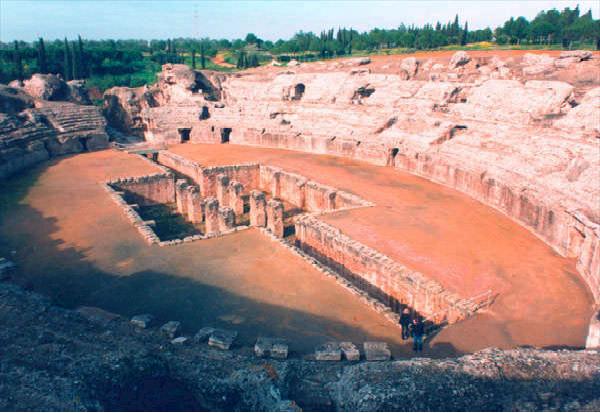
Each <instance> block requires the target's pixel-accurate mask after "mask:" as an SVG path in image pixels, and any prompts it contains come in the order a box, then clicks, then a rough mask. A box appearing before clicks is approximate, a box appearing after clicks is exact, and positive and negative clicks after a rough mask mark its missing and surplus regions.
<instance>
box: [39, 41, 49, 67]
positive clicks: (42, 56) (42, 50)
mask: <svg viewBox="0 0 600 413" xmlns="http://www.w3.org/2000/svg"><path fill="white" fill-rule="evenodd" d="M37 52H38V58H37V64H38V70H39V72H40V73H48V61H47V59H46V47H45V46H44V39H42V38H41V37H40V39H39V41H38V50H37Z"/></svg>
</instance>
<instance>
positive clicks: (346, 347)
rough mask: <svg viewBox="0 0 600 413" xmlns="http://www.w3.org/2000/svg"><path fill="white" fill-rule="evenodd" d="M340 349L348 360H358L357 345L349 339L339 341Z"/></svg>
mask: <svg viewBox="0 0 600 413" xmlns="http://www.w3.org/2000/svg"><path fill="white" fill-rule="evenodd" d="M340 349H341V350H342V355H343V356H344V358H345V359H346V360H348V361H357V360H360V351H359V350H358V347H356V346H355V345H354V343H351V342H350V341H342V342H341V343H340Z"/></svg>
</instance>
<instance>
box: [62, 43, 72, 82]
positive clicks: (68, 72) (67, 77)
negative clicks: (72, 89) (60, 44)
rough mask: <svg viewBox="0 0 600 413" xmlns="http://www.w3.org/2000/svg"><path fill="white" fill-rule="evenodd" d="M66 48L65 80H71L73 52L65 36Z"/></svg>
mask: <svg viewBox="0 0 600 413" xmlns="http://www.w3.org/2000/svg"><path fill="white" fill-rule="evenodd" d="M64 43H65V50H64V53H63V54H64V62H63V75H64V76H65V82H66V81H68V80H71V69H72V68H71V52H70V51H69V42H68V40H67V38H66V37H65V42H64Z"/></svg>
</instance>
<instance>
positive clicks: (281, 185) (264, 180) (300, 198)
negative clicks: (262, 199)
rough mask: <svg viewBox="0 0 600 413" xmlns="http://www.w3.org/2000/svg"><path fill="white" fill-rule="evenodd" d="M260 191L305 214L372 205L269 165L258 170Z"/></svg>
mask: <svg viewBox="0 0 600 413" xmlns="http://www.w3.org/2000/svg"><path fill="white" fill-rule="evenodd" d="M260 189H262V190H264V191H267V192H270V193H271V195H272V196H273V197H274V198H280V199H282V200H284V201H286V202H289V203H290V204H292V205H295V206H297V207H299V208H302V209H305V210H306V211H308V212H326V211H333V210H341V209H350V208H360V207H366V206H371V205H373V204H372V203H370V202H368V201H366V200H364V199H362V198H360V197H358V196H356V195H353V194H350V193H348V192H345V191H340V190H338V189H337V188H333V187H330V186H327V185H323V184H321V183H318V182H315V181H310V180H308V179H307V178H306V177H304V176H302V175H299V174H295V173H292V172H287V171H284V170H283V169H281V168H278V167H274V166H269V165H261V166H260Z"/></svg>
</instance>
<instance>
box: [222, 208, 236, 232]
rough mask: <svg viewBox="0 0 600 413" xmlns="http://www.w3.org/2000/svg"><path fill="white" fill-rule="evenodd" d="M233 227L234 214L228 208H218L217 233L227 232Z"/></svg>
mask: <svg viewBox="0 0 600 413" xmlns="http://www.w3.org/2000/svg"><path fill="white" fill-rule="evenodd" d="M233 227H235V214H234V213H233V209H231V208H229V207H221V208H219V231H228V230H230V229H232V228H233Z"/></svg>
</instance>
